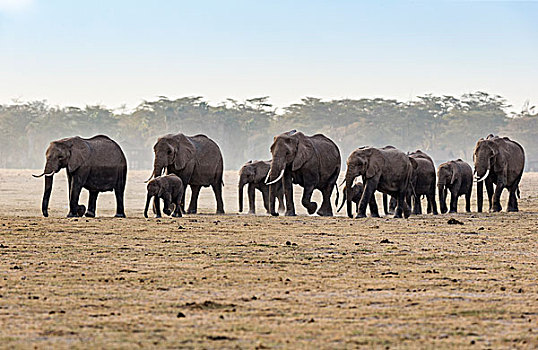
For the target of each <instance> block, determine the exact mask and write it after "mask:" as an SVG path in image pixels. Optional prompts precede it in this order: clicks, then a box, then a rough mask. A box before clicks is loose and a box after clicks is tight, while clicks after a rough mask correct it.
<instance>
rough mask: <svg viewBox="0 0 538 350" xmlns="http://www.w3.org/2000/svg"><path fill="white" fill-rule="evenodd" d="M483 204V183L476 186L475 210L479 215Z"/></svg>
mask: <svg viewBox="0 0 538 350" xmlns="http://www.w3.org/2000/svg"><path fill="white" fill-rule="evenodd" d="M483 204H484V181H480V182H478V183H477V184H476V210H477V211H478V212H479V213H481V212H482V205H483Z"/></svg>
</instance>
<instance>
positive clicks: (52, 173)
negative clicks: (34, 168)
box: [32, 171, 54, 177]
mask: <svg viewBox="0 0 538 350" xmlns="http://www.w3.org/2000/svg"><path fill="white" fill-rule="evenodd" d="M52 175H54V171H51V172H50V173H48V174H45V173H43V174H41V175H34V174H32V176H33V177H41V176H52Z"/></svg>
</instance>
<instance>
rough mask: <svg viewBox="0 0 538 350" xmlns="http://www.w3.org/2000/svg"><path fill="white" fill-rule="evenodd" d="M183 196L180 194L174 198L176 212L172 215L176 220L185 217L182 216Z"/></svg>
mask: <svg viewBox="0 0 538 350" xmlns="http://www.w3.org/2000/svg"><path fill="white" fill-rule="evenodd" d="M182 196H183V195H182V194H179V195H178V196H177V197H176V198H172V202H173V203H174V205H175V208H174V212H173V213H172V216H173V217H175V218H180V217H182V216H183V215H182V214H181V197H182Z"/></svg>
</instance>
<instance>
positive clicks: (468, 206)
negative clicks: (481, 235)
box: [465, 191, 472, 213]
mask: <svg viewBox="0 0 538 350" xmlns="http://www.w3.org/2000/svg"><path fill="white" fill-rule="evenodd" d="M471 193H472V191H469V192H467V193H466V194H465V211H466V212H467V213H470V212H471Z"/></svg>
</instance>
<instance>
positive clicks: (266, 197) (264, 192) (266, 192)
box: [260, 187, 271, 214]
mask: <svg viewBox="0 0 538 350" xmlns="http://www.w3.org/2000/svg"><path fill="white" fill-rule="evenodd" d="M260 191H261V193H262V199H263V207H264V208H265V211H266V213H267V214H271V209H269V188H267V187H265V188H262V189H261V190H260Z"/></svg>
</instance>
